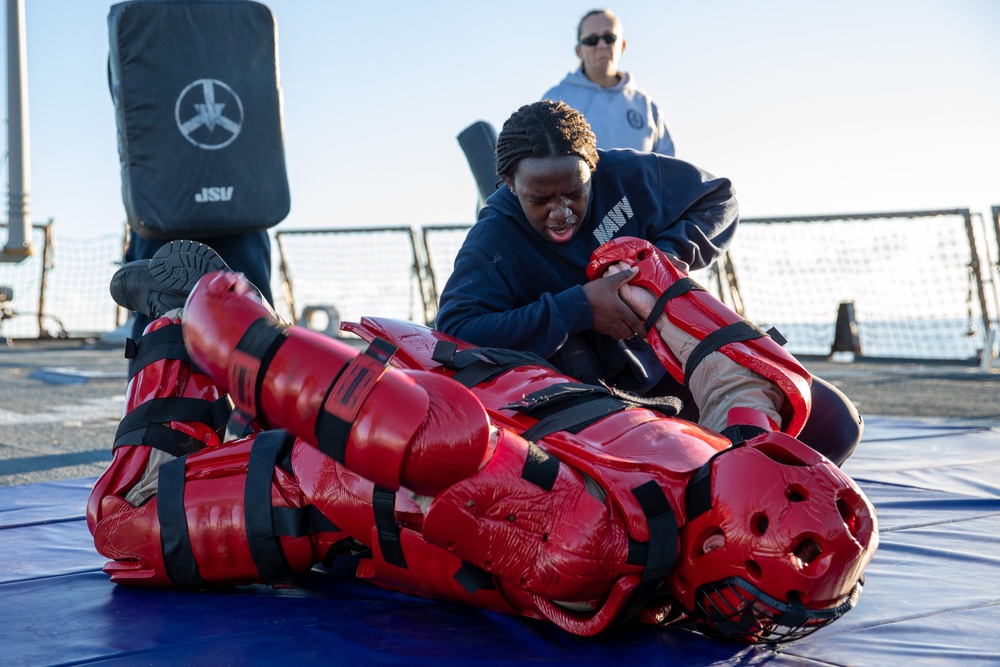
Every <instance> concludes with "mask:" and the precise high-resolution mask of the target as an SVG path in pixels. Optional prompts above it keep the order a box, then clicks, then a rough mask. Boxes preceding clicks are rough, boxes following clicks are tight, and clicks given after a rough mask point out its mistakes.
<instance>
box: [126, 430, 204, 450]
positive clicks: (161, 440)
mask: <svg viewBox="0 0 1000 667" xmlns="http://www.w3.org/2000/svg"><path fill="white" fill-rule="evenodd" d="M142 444H143V445H145V446H147V447H152V448H153V449H159V450H160V451H161V452H166V453H167V454H170V455H171V456H184V455H185V454H192V453H194V452H197V451H198V450H200V449H204V448H205V443H203V442H202V441H201V440H199V439H198V438H195V437H194V436H192V435H188V434H187V433H181V432H180V431H175V430H174V429H172V428H170V427H169V426H165V425H163V424H150V425H149V426H147V427H146V430H145V432H144V433H143V435H142Z"/></svg>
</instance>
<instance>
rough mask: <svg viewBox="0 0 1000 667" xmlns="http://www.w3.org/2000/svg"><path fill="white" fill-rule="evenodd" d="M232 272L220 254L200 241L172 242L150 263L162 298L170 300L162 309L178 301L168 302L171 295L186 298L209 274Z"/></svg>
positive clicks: (155, 255)
mask: <svg viewBox="0 0 1000 667" xmlns="http://www.w3.org/2000/svg"><path fill="white" fill-rule="evenodd" d="M229 270H230V269H229V265H227V264H226V263H225V261H223V259H222V258H221V257H219V255H218V253H216V252H215V251H214V250H212V248H210V247H208V246H207V245H205V244H203V243H198V242H197V241H188V240H184V241H171V242H170V243H168V244H166V245H164V246H162V247H161V248H160V249H159V250H157V251H156V252H155V253H154V254H153V257H152V258H151V259H150V260H149V275H150V277H151V278H153V280H155V281H156V282H157V283H158V285H159V287H160V289H161V290H162V291H163V292H164V294H163V296H164V297H168V301H169V303H166V302H164V303H161V304H160V305H162V306H170V305H172V302H173V301H174V300H175V299H169V296H170V295H173V296H174V297H175V298H176V296H180V295H183V296H184V297H185V298H186V296H187V294H188V293H190V292H191V290H192V289H194V286H195V285H196V284H197V283H198V281H199V280H201V278H202V277H203V276H205V275H206V274H209V273H213V272H215V271H229ZM158 300H159V299H158ZM168 309H169V308H168Z"/></svg>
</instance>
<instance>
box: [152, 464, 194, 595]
mask: <svg viewBox="0 0 1000 667" xmlns="http://www.w3.org/2000/svg"><path fill="white" fill-rule="evenodd" d="M186 462H187V456H182V457H180V458H177V459H174V460H173V461H170V462H169V463H164V464H163V465H162V466H160V471H159V481H158V487H159V488H158V490H157V493H156V518H157V520H158V522H159V524H160V547H161V549H162V550H163V567H164V569H165V570H166V573H167V577H168V578H169V579H170V581H171V583H173V585H174V586H177V587H178V588H202V587H203V586H204V585H205V581H204V580H203V579H202V578H201V574H200V573H199V572H198V564H197V563H196V562H195V560H194V549H192V548H191V535H190V533H189V532H188V524H187V513H186V511H185V507H184V477H185V468H184V466H185V464H186Z"/></svg>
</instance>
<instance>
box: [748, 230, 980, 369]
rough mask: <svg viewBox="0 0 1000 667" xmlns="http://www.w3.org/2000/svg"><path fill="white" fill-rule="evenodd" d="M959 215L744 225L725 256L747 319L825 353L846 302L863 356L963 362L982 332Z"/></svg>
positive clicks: (795, 346)
mask: <svg viewBox="0 0 1000 667" xmlns="http://www.w3.org/2000/svg"><path fill="white" fill-rule="evenodd" d="M971 253H972V250H971V249H970V245H969V240H968V233H967V224H966V218H965V217H963V216H962V215H961V214H957V213H956V214H950V215H920V214H909V215H907V214H900V215H898V216H886V217H882V216H880V217H871V218H864V217H858V218H850V217H845V218H843V219H828V218H825V219H809V218H803V219H802V220H789V219H782V220H781V221H769V220H753V219H751V220H745V221H743V223H742V224H741V225H740V230H739V232H738V234H737V239H736V241H735V243H733V246H732V247H731V249H730V255H731V256H732V258H733V263H734V265H735V270H736V276H737V279H738V281H739V294H740V297H741V299H742V301H743V305H744V316H745V317H746V318H747V319H749V320H751V321H753V322H755V323H757V324H758V325H760V326H762V328H765V329H766V328H768V327H770V326H776V327H777V328H778V329H779V330H780V331H781V333H782V334H783V335H784V336H785V337H786V338H787V339H788V345H787V348H788V350H789V351H790V352H792V353H796V354H813V355H825V354H829V353H830V351H831V349H832V345H833V342H834V336H835V324H836V317H837V313H838V310H839V306H840V304H841V303H852V304H853V305H854V314H855V318H856V322H857V332H858V339H859V342H860V346H861V351H862V353H863V354H864V355H865V356H869V357H898V358H908V359H969V358H973V357H976V356H977V354H978V353H979V351H980V350H982V346H983V340H984V331H983V326H982V321H983V319H982V310H981V307H980V303H979V298H978V287H977V283H976V276H975V273H974V272H973V270H972V267H971V256H972V254H971Z"/></svg>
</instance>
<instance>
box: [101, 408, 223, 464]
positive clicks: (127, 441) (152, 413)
mask: <svg viewBox="0 0 1000 667" xmlns="http://www.w3.org/2000/svg"><path fill="white" fill-rule="evenodd" d="M229 406H230V403H229V399H228V398H221V399H218V400H216V401H214V402H210V401H207V400H205V399H202V398H154V399H151V400H149V401H146V402H145V403H143V404H142V405H140V406H139V407H137V408H136V409H135V410H133V411H132V412H130V413H128V414H127V415H125V416H124V417H122V420H121V422H120V423H119V424H118V430H117V432H116V433H115V444H114V447H122V446H124V445H148V446H150V447H156V446H157V440H156V438H155V436H154V437H152V438H148V436H147V433H148V432H149V427H150V425H153V424H166V423H167V422H171V421H179V422H196V423H199V424H204V425H206V426H208V427H210V428H211V429H212V430H214V431H216V432H217V433H218V432H219V430H220V429H221V428H224V427H225V424H226V419H228V414H227V412H228V409H229ZM154 431H159V429H154ZM161 435H162V432H161ZM160 441H161V442H162V441H163V440H162V438H161V440H160ZM164 451H168V452H170V453H174V452H171V451H170V450H164Z"/></svg>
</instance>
